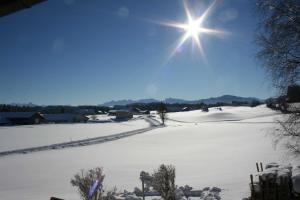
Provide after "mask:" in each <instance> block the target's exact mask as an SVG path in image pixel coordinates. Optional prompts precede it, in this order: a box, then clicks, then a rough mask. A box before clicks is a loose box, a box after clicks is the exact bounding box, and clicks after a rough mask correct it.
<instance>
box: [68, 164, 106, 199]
mask: <svg viewBox="0 0 300 200" xmlns="http://www.w3.org/2000/svg"><path fill="white" fill-rule="evenodd" d="M104 177H105V175H104V174H103V170H102V168H100V167H97V168H94V169H90V170H88V171H87V172H85V171H84V170H81V171H80V173H77V174H76V175H75V176H74V177H73V178H72V179H71V184H72V186H74V187H77V189H78V192H79V194H80V196H81V198H82V199H83V200H90V199H91V196H92V197H93V200H100V199H102V194H103V187H102V181H103V179H104ZM91 188H93V191H92V190H91Z"/></svg>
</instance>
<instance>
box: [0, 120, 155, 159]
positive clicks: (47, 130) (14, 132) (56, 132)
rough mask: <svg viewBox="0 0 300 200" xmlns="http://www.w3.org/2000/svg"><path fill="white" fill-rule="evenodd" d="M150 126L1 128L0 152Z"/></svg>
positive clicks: (132, 122) (137, 122)
mask: <svg viewBox="0 0 300 200" xmlns="http://www.w3.org/2000/svg"><path fill="white" fill-rule="evenodd" d="M148 126H149V123H147V122H146V121H145V120H143V119H135V120H129V121H125V122H109V123H78V124H41V125H28V126H13V127H9V126H7V127H1V126H0V152H1V151H8V150H13V149H21V148H29V147H36V146H43V145H49V144H54V143H61V142H70V141H74V140H80V139H87V138H93V137H99V136H106V135H111V134H116V133H121V132H125V131H131V130H135V129H140V128H145V127H148ZM0 162H1V161H0Z"/></svg>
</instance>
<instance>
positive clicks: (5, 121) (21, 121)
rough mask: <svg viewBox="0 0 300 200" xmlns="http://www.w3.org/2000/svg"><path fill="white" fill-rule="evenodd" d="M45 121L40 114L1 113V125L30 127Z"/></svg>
mask: <svg viewBox="0 0 300 200" xmlns="http://www.w3.org/2000/svg"><path fill="white" fill-rule="evenodd" d="M44 121H45V118H44V117H43V116H42V115H41V114H40V113H38V112H0V125H29V124H40V123H42V122H44Z"/></svg>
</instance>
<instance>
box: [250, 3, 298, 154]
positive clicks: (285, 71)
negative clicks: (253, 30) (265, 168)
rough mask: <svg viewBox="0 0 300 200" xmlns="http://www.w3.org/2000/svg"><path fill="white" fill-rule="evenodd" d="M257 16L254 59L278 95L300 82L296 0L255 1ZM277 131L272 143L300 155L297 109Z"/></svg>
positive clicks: (281, 122) (285, 119)
mask: <svg viewBox="0 0 300 200" xmlns="http://www.w3.org/2000/svg"><path fill="white" fill-rule="evenodd" d="M256 7H257V10H258V12H259V14H260V22H261V23H260V25H259V30H258V35H257V37H256V39H257V43H258V45H259V46H260V49H259V51H258V54H257V57H258V58H259V59H260V60H261V61H262V62H263V66H264V67H265V69H266V70H267V72H268V73H269V74H270V75H271V77H272V80H273V84H274V86H275V87H276V88H278V90H279V92H280V93H281V94H286V91H287V88H288V86H289V85H296V84H299V82H300V73H299V72H300V1H299V0H257V1H256ZM279 123H280V125H281V126H280V128H279V129H277V133H276V143H278V142H282V141H284V142H285V144H286V147H287V148H288V150H290V151H291V152H293V153H296V154H294V155H300V127H299V123H300V113H299V109H298V110H297V109H296V110H295V111H293V112H292V113H290V114H289V115H287V116H285V117H284V119H283V120H281V121H280V122H279Z"/></svg>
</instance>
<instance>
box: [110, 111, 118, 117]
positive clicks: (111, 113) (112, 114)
mask: <svg viewBox="0 0 300 200" xmlns="http://www.w3.org/2000/svg"><path fill="white" fill-rule="evenodd" d="M116 114H117V110H109V111H108V115H109V116H116Z"/></svg>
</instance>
